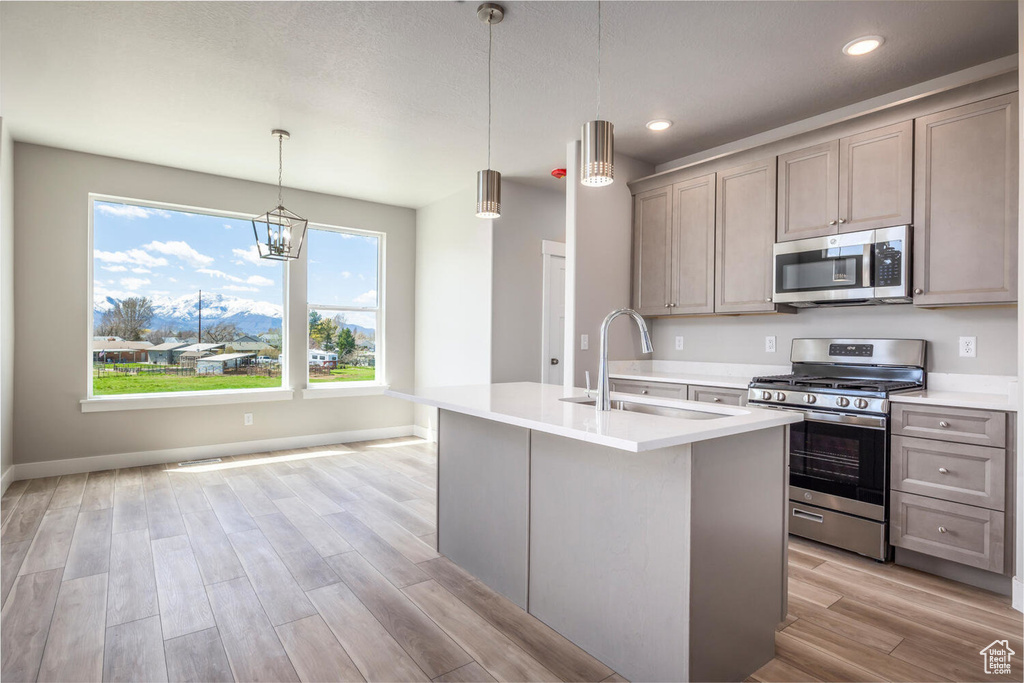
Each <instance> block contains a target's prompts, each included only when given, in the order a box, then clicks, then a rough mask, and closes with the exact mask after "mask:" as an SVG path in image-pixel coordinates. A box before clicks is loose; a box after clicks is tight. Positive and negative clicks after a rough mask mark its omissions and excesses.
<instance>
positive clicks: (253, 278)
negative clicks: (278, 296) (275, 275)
mask: <svg viewBox="0 0 1024 683" xmlns="http://www.w3.org/2000/svg"><path fill="white" fill-rule="evenodd" d="M245 281H246V282H247V283H248V284H250V285H256V286H257V287H269V286H270V285H272V284H274V281H273V280H271V279H270V278H268V277H263V276H262V275H250V276H249V277H248V278H246V280H245Z"/></svg>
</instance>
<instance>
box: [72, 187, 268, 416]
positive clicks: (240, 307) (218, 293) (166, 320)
mask: <svg viewBox="0 0 1024 683" xmlns="http://www.w3.org/2000/svg"><path fill="white" fill-rule="evenodd" d="M91 214H92V240H93V252H92V339H91V354H92V366H91V367H92V370H91V373H90V377H91V379H90V395H91V396H107V395H117V394H154V393H168V392H189V391H211V390H221V391H223V390H231V389H239V390H242V389H259V388H272V387H281V386H282V381H283V380H282V372H283V364H282V363H281V358H282V349H283V343H284V340H283V336H282V321H283V320H284V298H283V293H284V284H283V283H284V267H283V266H282V264H281V263H280V262H278V261H266V260H262V259H260V258H259V257H258V254H257V251H256V246H255V244H253V239H252V224H251V223H250V222H249V220H247V219H245V218H244V217H240V216H237V215H231V214H224V213H218V212H214V211H205V210H203V211H197V210H192V209H189V210H183V209H180V208H172V207H168V206H160V205H154V204H148V203H142V202H140V203H133V202H129V201H123V200H114V199H109V198H100V197H93V198H92V199H91Z"/></svg>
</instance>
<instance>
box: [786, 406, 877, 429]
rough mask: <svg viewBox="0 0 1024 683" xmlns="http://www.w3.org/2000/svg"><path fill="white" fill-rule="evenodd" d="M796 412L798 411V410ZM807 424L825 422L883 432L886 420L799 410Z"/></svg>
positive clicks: (869, 416)
mask: <svg viewBox="0 0 1024 683" xmlns="http://www.w3.org/2000/svg"><path fill="white" fill-rule="evenodd" d="M797 410H800V409H799V408H798V409H797ZM800 412H802V413H803V414H804V420H805V421H807V422H826V423H828V424H846V425H851V426H853V427H864V428H865V429H877V430H879V431H885V427H886V418H884V417H874V416H872V415H846V414H842V413H823V412H817V411H814V410H800Z"/></svg>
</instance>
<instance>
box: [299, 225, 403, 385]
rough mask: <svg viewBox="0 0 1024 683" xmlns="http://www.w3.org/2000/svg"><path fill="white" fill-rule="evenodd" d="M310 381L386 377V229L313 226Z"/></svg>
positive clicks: (310, 237)
mask: <svg viewBox="0 0 1024 683" xmlns="http://www.w3.org/2000/svg"><path fill="white" fill-rule="evenodd" d="M306 241H307V244H308V251H307V256H306V258H307V265H308V279H307V295H306V300H307V302H308V314H309V324H308V338H307V342H308V344H307V345H308V361H309V362H308V368H309V384H310V386H311V387H317V386H320V385H323V384H326V383H338V382H349V383H352V382H361V383H372V384H381V383H383V378H384V374H383V359H384V353H383V348H382V343H383V335H382V334H381V324H382V321H383V316H382V310H383V301H382V299H383V292H382V291H381V286H380V283H381V282H383V277H382V273H381V268H382V264H383V252H384V235H383V234H380V233H370V232H362V231H354V230H343V229H337V228H324V227H319V226H318V227H316V228H314V227H313V226H310V229H309V232H308V233H307V235H306Z"/></svg>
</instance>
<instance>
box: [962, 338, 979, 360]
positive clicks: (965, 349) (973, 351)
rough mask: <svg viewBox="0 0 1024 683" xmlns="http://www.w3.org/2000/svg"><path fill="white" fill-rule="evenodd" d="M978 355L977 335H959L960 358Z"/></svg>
mask: <svg viewBox="0 0 1024 683" xmlns="http://www.w3.org/2000/svg"><path fill="white" fill-rule="evenodd" d="M977 356H978V338H977V337H960V357H961V358H977Z"/></svg>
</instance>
